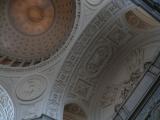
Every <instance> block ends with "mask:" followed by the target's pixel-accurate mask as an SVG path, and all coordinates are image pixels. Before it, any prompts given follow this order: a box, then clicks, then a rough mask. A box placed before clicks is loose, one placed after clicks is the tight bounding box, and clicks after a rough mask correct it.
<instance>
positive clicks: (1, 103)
mask: <svg viewBox="0 0 160 120" xmlns="http://www.w3.org/2000/svg"><path fill="white" fill-rule="evenodd" d="M0 120H14V106H13V103H12V100H11V98H10V97H9V95H8V93H7V91H6V90H5V89H4V88H3V87H2V86H1V85H0Z"/></svg>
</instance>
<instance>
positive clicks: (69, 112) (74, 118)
mask: <svg viewBox="0 0 160 120" xmlns="http://www.w3.org/2000/svg"><path fill="white" fill-rule="evenodd" d="M63 120H87V117H86V114H85V112H84V111H83V110H82V109H81V107H80V106H78V105H77V104H73V103H71V104H67V105H65V107H64V114H63Z"/></svg>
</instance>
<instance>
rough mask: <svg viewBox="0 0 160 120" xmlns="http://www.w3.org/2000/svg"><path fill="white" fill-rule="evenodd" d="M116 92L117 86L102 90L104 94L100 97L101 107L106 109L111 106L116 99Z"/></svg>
mask: <svg viewBox="0 0 160 120" xmlns="http://www.w3.org/2000/svg"><path fill="white" fill-rule="evenodd" d="M114 86H115V85H114ZM118 90H119V88H118V86H117V87H111V86H108V87H106V88H105V90H104V91H105V93H104V94H103V95H102V98H101V106H102V107H108V106H110V105H112V104H113V103H114V102H115V100H116V98H117V95H118Z"/></svg>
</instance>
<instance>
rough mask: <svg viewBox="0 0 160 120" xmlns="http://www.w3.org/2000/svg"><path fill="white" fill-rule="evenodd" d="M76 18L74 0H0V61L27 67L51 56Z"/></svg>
mask: <svg viewBox="0 0 160 120" xmlns="http://www.w3.org/2000/svg"><path fill="white" fill-rule="evenodd" d="M62 8H63V9H62ZM75 18H76V1H74V0H58V1H55V0H23V1H22V0H1V1H0V64H3V65H10V66H13V67H15V66H19V67H26V66H30V65H34V64H37V63H40V62H41V61H44V60H45V59H48V58H49V57H50V56H53V55H54V54H55V53H56V52H57V51H59V49H60V48H61V47H62V45H63V44H64V43H65V41H67V39H68V37H69V36H70V34H71V31H72V28H73V26H74V22H75Z"/></svg>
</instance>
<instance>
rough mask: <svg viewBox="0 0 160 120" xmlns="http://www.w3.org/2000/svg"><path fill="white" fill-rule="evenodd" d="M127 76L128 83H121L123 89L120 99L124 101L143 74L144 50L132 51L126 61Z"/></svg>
mask: <svg viewBox="0 0 160 120" xmlns="http://www.w3.org/2000/svg"><path fill="white" fill-rule="evenodd" d="M126 62H127V69H128V74H129V76H130V78H129V80H128V81H125V82H124V83H123V88H122V91H121V98H122V100H125V99H126V98H127V97H128V95H129V93H130V92H131V91H132V90H133V88H134V87H135V86H136V85H137V83H138V81H139V78H140V77H141V76H142V75H143V72H144V64H145V60H144V49H143V48H139V49H137V50H135V51H133V52H132V53H131V54H130V55H129V57H128V58H127V60H126Z"/></svg>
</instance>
